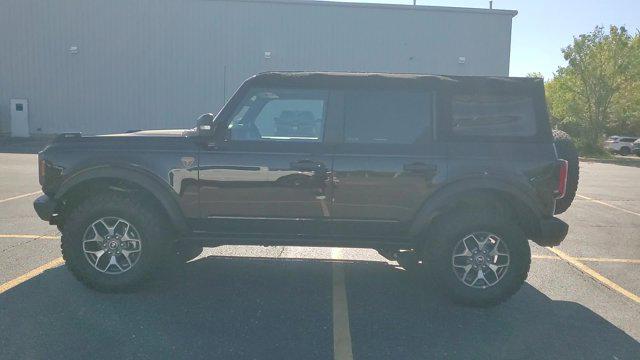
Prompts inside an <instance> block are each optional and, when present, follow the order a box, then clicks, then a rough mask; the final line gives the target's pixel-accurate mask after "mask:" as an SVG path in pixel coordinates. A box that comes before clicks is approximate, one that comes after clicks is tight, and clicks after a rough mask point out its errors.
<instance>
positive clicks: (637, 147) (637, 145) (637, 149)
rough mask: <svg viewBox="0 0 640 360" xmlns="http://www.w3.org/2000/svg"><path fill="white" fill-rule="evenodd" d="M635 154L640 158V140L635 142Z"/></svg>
mask: <svg viewBox="0 0 640 360" xmlns="http://www.w3.org/2000/svg"><path fill="white" fill-rule="evenodd" d="M633 153H634V154H636V155H637V156H640V139H638V140H636V141H634V142H633Z"/></svg>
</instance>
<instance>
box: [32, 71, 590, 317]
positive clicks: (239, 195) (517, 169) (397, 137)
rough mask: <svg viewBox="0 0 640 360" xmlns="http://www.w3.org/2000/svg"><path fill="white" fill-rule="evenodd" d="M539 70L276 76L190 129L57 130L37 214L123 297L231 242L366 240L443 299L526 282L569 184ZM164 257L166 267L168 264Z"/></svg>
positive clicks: (70, 262) (70, 261)
mask: <svg viewBox="0 0 640 360" xmlns="http://www.w3.org/2000/svg"><path fill="white" fill-rule="evenodd" d="M556 138H557V140H556V141H555V146H554V133H553V132H552V130H551V129H550V126H549V119H548V115H547V109H546V105H545V97H544V87H543V83H542V81H541V80H540V79H530V78H500V77H459V76H431V75H408V74H377V73H376V74H372V73H367V74H364V73H317V72H313V73H310V72H278V73H275V72H271V73H264V74H259V75H256V76H254V77H252V78H250V79H248V80H247V81H246V82H245V83H244V84H243V85H242V86H241V87H240V88H239V89H238V91H237V92H236V93H235V95H234V96H233V97H232V98H231V99H230V100H229V101H228V103H227V104H226V105H225V106H224V108H223V109H222V110H221V111H220V112H219V113H218V115H217V116H215V117H214V116H213V115H211V114H205V115H202V116H201V117H200V118H199V119H198V121H197V126H196V127H195V128H194V129H190V130H159V131H135V132H133V131H132V132H128V133H125V134H116V135H105V136H81V135H80V134H62V135H59V136H58V137H57V138H56V139H55V140H54V141H53V142H52V143H51V144H50V145H49V146H47V147H46V148H45V149H44V150H43V151H42V152H41V153H40V154H39V174H40V183H41V185H42V189H43V192H44V195H43V196H41V197H40V198H38V199H37V200H36V201H35V203H34V206H35V209H36V211H37V213H38V215H39V216H40V218H42V219H43V220H47V221H49V222H50V223H52V224H56V225H57V226H58V228H59V229H60V230H61V232H62V253H63V255H64V259H65V261H66V265H67V268H68V269H69V270H70V271H71V272H72V273H73V275H74V276H75V277H76V278H78V279H79V280H80V281H82V282H83V283H85V284H86V285H88V286H90V287H92V288H94V289H97V290H101V291H123V290H128V289H131V288H132V287H135V286H136V285H139V284H140V283H142V282H143V280H144V279H146V278H147V277H149V276H150V275H153V274H156V273H157V272H158V271H157V270H159V269H160V267H161V266H163V265H164V264H167V263H170V264H174V265H177V264H180V263H184V262H186V261H188V260H190V259H193V258H195V257H196V256H197V255H199V254H200V252H201V251H202V247H203V246H218V245H228V244H242V245H249V244H251V245H255V244H259V245H287V246H335V247H357V248H373V249H376V250H378V251H379V252H380V253H381V254H382V255H383V256H385V257H387V258H389V259H394V260H397V261H398V262H399V263H400V265H401V266H403V267H405V268H406V269H411V271H416V272H417V273H416V274H417V275H418V276H416V279H424V280H427V277H429V278H431V279H433V280H435V282H436V283H437V284H438V285H439V286H438V287H439V288H442V289H443V290H444V291H445V292H446V294H448V295H449V296H450V297H451V298H452V299H453V300H454V301H456V302H459V303H464V304H469V305H479V306H486V305H492V304H496V303H498V302H500V301H502V300H504V299H506V298H507V297H509V296H510V295H512V294H513V293H515V292H516V291H517V289H518V288H519V287H520V286H521V285H522V283H523V282H524V281H525V279H526V277H527V273H528V271H529V264H530V261H531V260H530V259H531V254H530V248H529V243H528V239H531V240H532V241H534V242H535V243H537V244H540V245H545V246H553V245H557V244H559V243H560V242H561V241H562V240H563V239H564V237H565V236H566V234H567V230H568V225H567V224H566V223H564V222H562V221H561V220H559V219H557V218H555V217H554V214H557V213H559V212H561V211H564V210H566V209H567V208H568V206H569V205H570V203H571V201H572V199H573V195H574V194H575V190H576V186H577V172H578V168H577V157H576V152H575V148H574V147H573V145H572V144H571V141H570V140H569V139H568V138H566V137H565V136H563V134H557V136H556ZM167 259H171V260H175V261H167Z"/></svg>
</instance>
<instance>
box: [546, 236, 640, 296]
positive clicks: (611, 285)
mask: <svg viewBox="0 0 640 360" xmlns="http://www.w3.org/2000/svg"><path fill="white" fill-rule="evenodd" d="M547 249H549V251H551V252H552V253H554V254H556V255H558V257H559V258H561V259H562V260H564V261H566V262H568V263H569V265H571V266H573V267H575V268H576V269H578V270H580V271H582V272H583V273H585V274H587V275H589V276H591V277H592V278H593V279H595V280H596V281H598V282H600V283H601V284H603V285H605V286H606V287H608V288H610V289H611V290H614V291H617V292H618V293H620V294H622V295H624V296H626V297H627V298H629V299H631V300H633V301H635V302H636V303H638V304H640V296H638V295H636V294H634V293H632V292H631V291H629V290H626V289H624V288H623V287H622V286H620V285H618V284H616V283H615V282H613V281H611V280H609V279H607V278H606V277H604V276H602V275H601V274H600V273H598V272H597V271H595V270H593V269H592V268H590V267H588V266H587V265H585V264H583V263H581V262H580V261H578V260H577V259H576V258H574V257H571V256H569V255H567V254H565V253H564V252H563V251H561V250H558V249H555V248H550V247H548V248H547Z"/></svg>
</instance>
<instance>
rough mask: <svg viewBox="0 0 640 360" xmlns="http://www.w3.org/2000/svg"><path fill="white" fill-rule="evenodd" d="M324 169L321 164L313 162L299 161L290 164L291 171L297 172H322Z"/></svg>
mask: <svg viewBox="0 0 640 360" xmlns="http://www.w3.org/2000/svg"><path fill="white" fill-rule="evenodd" d="M325 168H326V167H325V165H324V164H323V163H321V162H319V161H313V160H300V161H295V162H292V163H291V169H292V170H297V171H322V170H324V169H325Z"/></svg>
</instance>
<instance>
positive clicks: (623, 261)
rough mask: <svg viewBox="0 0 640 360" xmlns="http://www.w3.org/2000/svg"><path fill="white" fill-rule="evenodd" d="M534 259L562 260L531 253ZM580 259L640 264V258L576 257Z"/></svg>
mask: <svg viewBox="0 0 640 360" xmlns="http://www.w3.org/2000/svg"><path fill="white" fill-rule="evenodd" d="M531 258H532V259H542V260H562V259H561V258H559V257H557V256H553V255H531ZM574 259H576V260H578V261H587V262H589V261H590V262H602V263H622V264H640V259H613V258H594V257H574Z"/></svg>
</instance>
